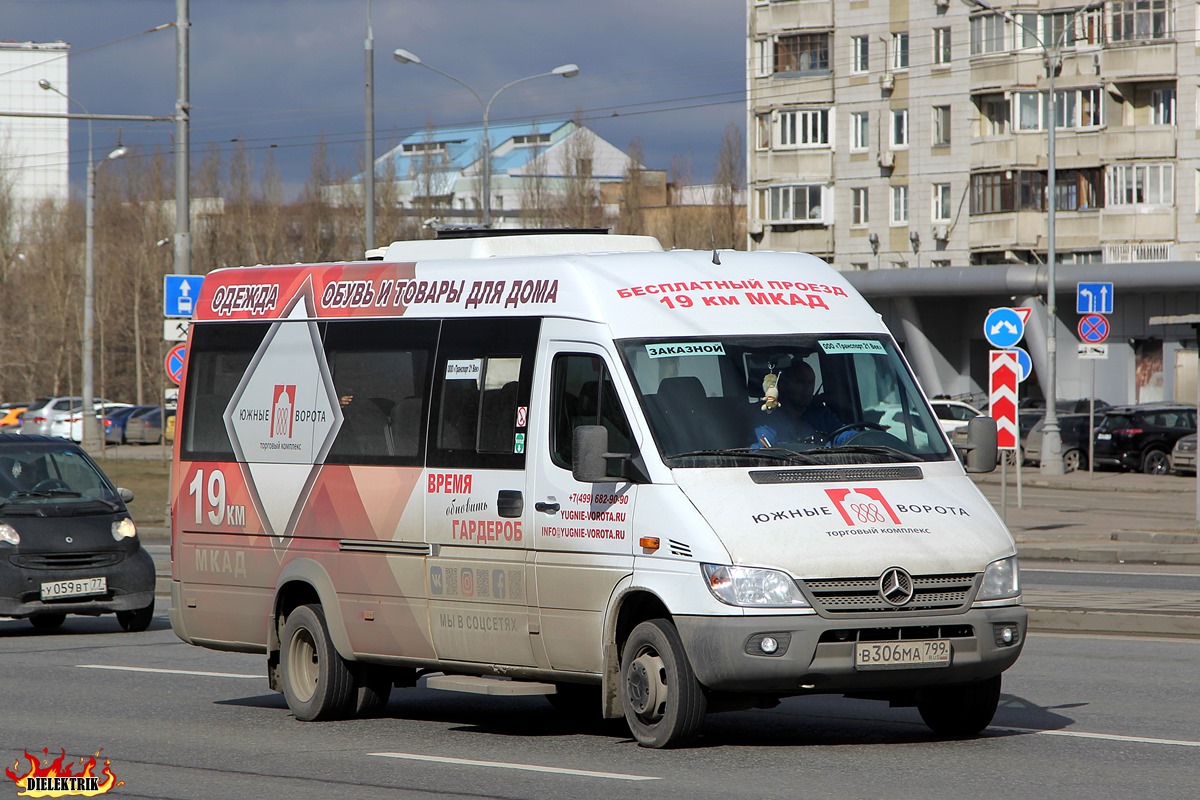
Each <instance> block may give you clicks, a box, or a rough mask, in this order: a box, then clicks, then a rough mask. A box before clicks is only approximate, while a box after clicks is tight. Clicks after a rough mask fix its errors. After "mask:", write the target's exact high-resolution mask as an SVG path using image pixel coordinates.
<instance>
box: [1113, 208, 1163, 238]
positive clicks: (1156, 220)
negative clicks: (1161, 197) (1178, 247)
mask: <svg viewBox="0 0 1200 800" xmlns="http://www.w3.org/2000/svg"><path fill="white" fill-rule="evenodd" d="M1100 219H1101V228H1100V241H1102V242H1154V241H1157V242H1173V241H1175V239H1176V236H1177V234H1176V230H1175V209H1174V208H1172V207H1169V206H1112V207H1109V208H1105V209H1101V211H1100Z"/></svg>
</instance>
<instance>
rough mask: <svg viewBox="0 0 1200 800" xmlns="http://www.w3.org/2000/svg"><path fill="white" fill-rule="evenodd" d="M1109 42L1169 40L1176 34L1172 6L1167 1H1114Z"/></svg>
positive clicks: (1111, 8)
mask: <svg viewBox="0 0 1200 800" xmlns="http://www.w3.org/2000/svg"><path fill="white" fill-rule="evenodd" d="M1108 7H1109V10H1110V12H1111V14H1112V17H1111V20H1112V22H1111V24H1110V26H1109V36H1108V38H1109V41H1113V42H1128V41H1134V40H1138V39H1167V38H1169V37H1170V36H1172V35H1173V34H1174V25H1173V24H1172V21H1171V5H1170V3H1168V2H1167V0H1113V1H1112V2H1111V3H1109V6H1108Z"/></svg>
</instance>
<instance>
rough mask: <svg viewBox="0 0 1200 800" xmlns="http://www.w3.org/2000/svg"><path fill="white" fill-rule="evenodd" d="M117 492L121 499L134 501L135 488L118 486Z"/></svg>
mask: <svg viewBox="0 0 1200 800" xmlns="http://www.w3.org/2000/svg"><path fill="white" fill-rule="evenodd" d="M117 494H119V495H121V499H122V500H123V501H124V502H126V503H130V502H133V489H126V488H125V487H124V486H118V487H117Z"/></svg>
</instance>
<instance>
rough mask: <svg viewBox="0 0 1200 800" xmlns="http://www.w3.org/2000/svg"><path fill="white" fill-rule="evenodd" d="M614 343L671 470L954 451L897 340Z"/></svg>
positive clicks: (937, 456) (888, 459) (921, 457)
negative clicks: (904, 358) (765, 461)
mask: <svg viewBox="0 0 1200 800" xmlns="http://www.w3.org/2000/svg"><path fill="white" fill-rule="evenodd" d="M618 344H619V346H620V347H621V353H622V358H623V360H624V363H625V367H626V369H627V370H628V372H629V375H630V376H631V381H632V383H633V385H634V387H635V388H636V389H637V393H638V399H639V402H640V403H641V405H642V409H643V411H644V413H645V415H646V417H647V419H648V421H649V424H650V429H651V431H652V433H653V436H654V439H655V442H656V443H657V445H658V448H659V451H660V453H661V454H662V456H663V458H664V459H666V461H667V463H668V465H670V466H683V467H686V466H744V465H746V464H747V463H755V464H761V463H762V461H764V460H775V461H786V462H789V463H795V464H802V465H803V464H858V463H896V462H914V461H944V460H948V459H950V458H952V457H953V453H952V450H951V449H950V446H949V445H948V443H947V442H946V439H945V437H944V435H943V434H942V432H941V428H940V427H939V426H938V424H937V420H936V418H935V417H934V415H933V413H932V412H931V411H930V409H929V406H928V404H927V403H926V402H925V400H924V398H923V396H922V394H921V391H920V389H918V388H917V384H916V381H915V380H914V379H913V376H912V374H911V373H910V372H909V370H908V367H907V365H906V364H905V362H904V360H903V359H902V358H901V357H900V354H899V352H898V350H897V348H896V344H895V342H894V341H893V340H892V339H891V337H889V336H886V335H883V334H836V335H828V336H816V335H801V334H788V335H781V336H703V337H694V338H671V339H626V340H622V341H620V342H619V343H618Z"/></svg>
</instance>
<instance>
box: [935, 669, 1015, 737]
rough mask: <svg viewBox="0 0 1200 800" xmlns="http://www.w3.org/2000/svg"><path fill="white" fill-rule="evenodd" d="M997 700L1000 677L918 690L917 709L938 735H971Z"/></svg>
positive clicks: (986, 720) (982, 725)
mask: <svg viewBox="0 0 1200 800" xmlns="http://www.w3.org/2000/svg"><path fill="white" fill-rule="evenodd" d="M999 703H1000V676H999V675H996V676H994V677H991V678H988V679H987V680H984V681H978V682H976V683H964V684H960V685H958V686H942V687H938V688H935V689H927V690H925V691H924V692H922V695H921V697H920V699H918V701H917V711H919V712H920V713H921V719H923V720H924V721H925V724H926V725H928V726H929V729H930V730H932V731H933V732H934V733H936V734H937V735H938V736H974V735H975V734H977V733H979V732H980V731H981V730H983V729H984V728H986V727H987V726H988V725H989V724H990V723H991V721H992V717H994V716H995V715H996V706H997V705H999Z"/></svg>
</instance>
